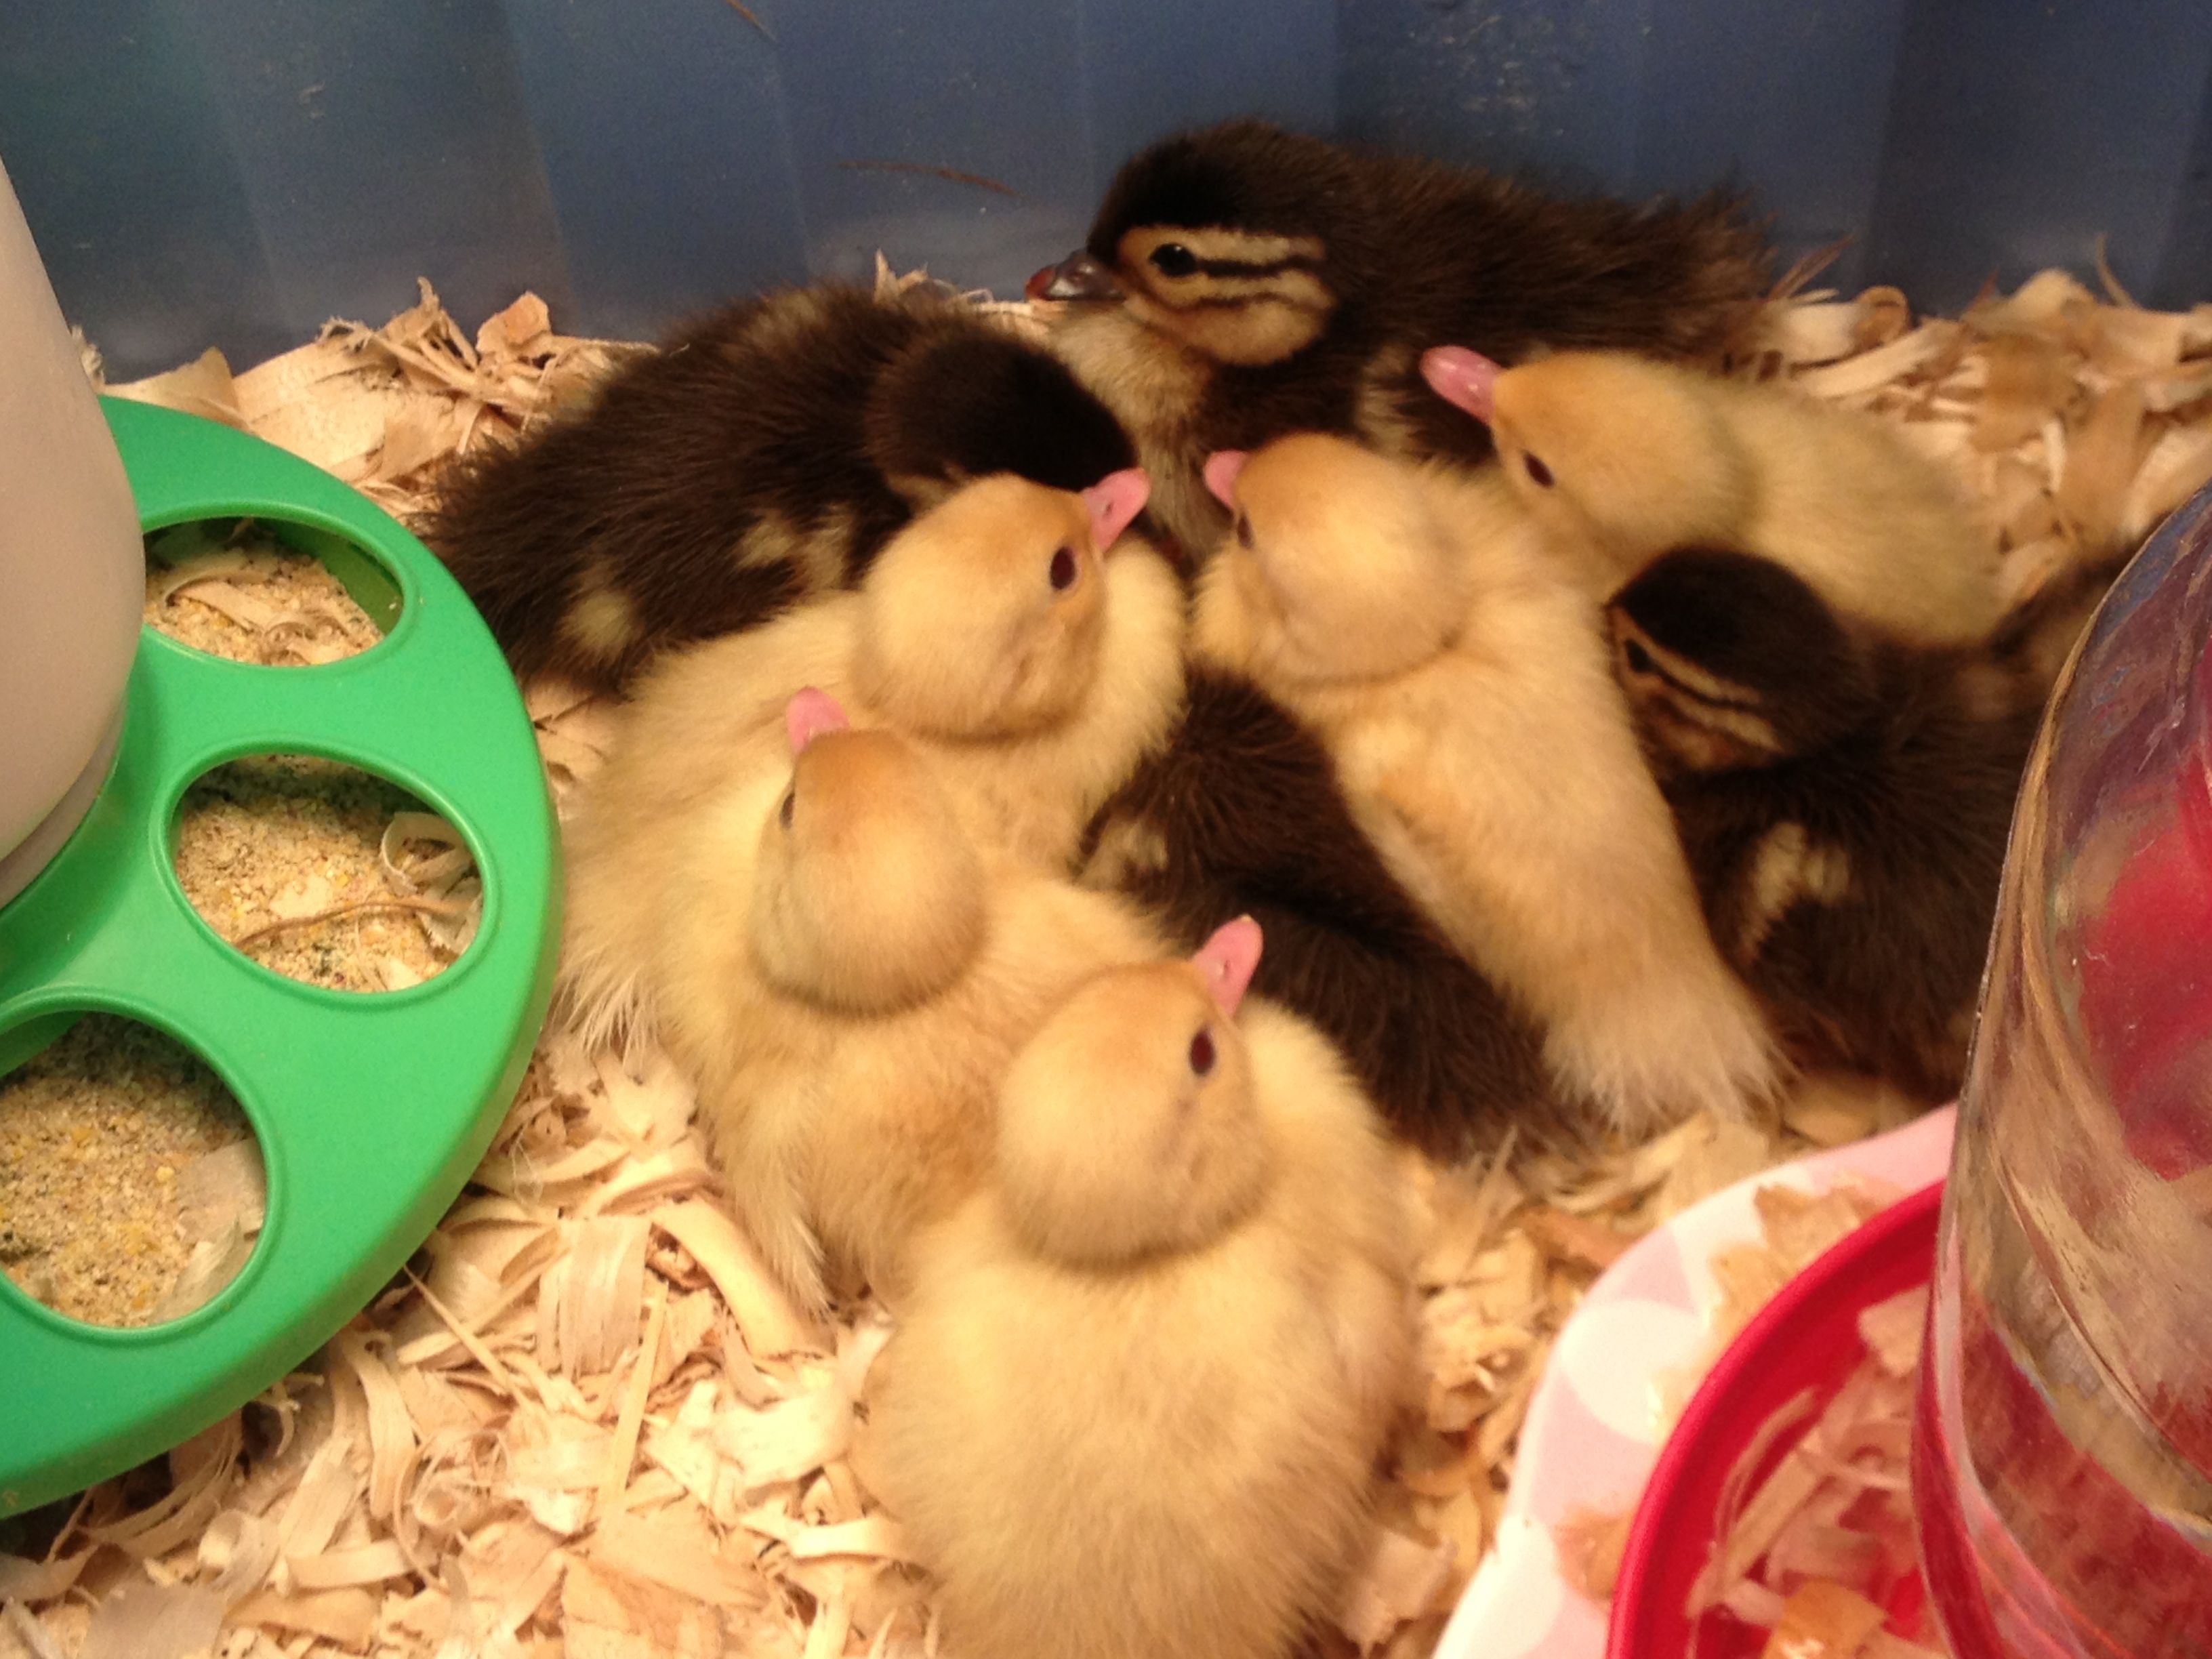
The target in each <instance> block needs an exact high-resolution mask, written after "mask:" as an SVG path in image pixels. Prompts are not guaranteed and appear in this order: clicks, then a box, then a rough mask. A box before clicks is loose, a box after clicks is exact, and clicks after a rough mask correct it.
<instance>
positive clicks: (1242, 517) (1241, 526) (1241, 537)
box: [1237, 512, 1252, 551]
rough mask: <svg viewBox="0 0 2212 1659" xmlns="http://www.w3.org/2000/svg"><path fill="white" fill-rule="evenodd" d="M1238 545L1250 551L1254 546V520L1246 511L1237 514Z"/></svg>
mask: <svg viewBox="0 0 2212 1659" xmlns="http://www.w3.org/2000/svg"><path fill="white" fill-rule="evenodd" d="M1237 546H1239V547H1241V548H1243V549H1245V550H1247V551H1249V550H1250V549H1251V546H1252V520H1251V519H1250V517H1249V515H1247V514H1246V513H1242V512H1240V513H1237Z"/></svg>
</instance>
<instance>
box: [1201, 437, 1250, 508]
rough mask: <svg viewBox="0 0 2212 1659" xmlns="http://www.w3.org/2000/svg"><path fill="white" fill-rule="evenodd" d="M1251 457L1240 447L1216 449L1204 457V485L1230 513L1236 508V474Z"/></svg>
mask: <svg viewBox="0 0 2212 1659" xmlns="http://www.w3.org/2000/svg"><path fill="white" fill-rule="evenodd" d="M1250 459H1252V458H1251V456H1250V455H1249V454H1248V453H1245V452H1244V451H1243V450H1241V449H1217V450H1215V451H1214V452H1213V453H1212V454H1211V455H1209V456H1207V457H1206V488H1207V489H1210V490H1212V492H1213V498H1214V500H1216V501H1219V502H1220V503H1221V504H1222V506H1224V507H1227V508H1228V509H1229V510H1230V511H1231V513H1234V512H1235V511H1236V510H1237V474H1238V473H1240V472H1242V471H1243V470H1244V463H1245V462H1247V461H1249V460H1250Z"/></svg>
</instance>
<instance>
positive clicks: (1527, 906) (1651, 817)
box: [1193, 434, 1778, 1129]
mask: <svg viewBox="0 0 2212 1659" xmlns="http://www.w3.org/2000/svg"><path fill="white" fill-rule="evenodd" d="M1206 478H1207V482H1208V483H1209V484H1210V485H1212V487H1213V488H1214V489H1217V490H1218V492H1219V493H1220V494H1221V495H1222V496H1223V497H1224V498H1225V500H1227V501H1230V502H1231V503H1232V504H1233V506H1234V508H1235V511H1236V514H1237V516H1236V520H1235V528H1234V531H1233V533H1232V534H1231V537H1230V538H1229V539H1228V540H1227V542H1226V543H1225V545H1224V547H1223V550H1221V552H1220V553H1218V554H1217V555H1216V556H1215V557H1214V559H1213V561H1212V562H1211V563H1210V564H1209V566H1208V567H1207V568H1206V571H1205V573H1204V574H1203V575H1202V576H1201V577H1200V586H1199V592H1198V597H1197V600H1196V605H1195V609H1194V620H1193V647H1194V652H1195V653H1197V654H1199V655H1200V656H1202V657H1205V658H1206V659H1209V660H1212V661H1213V662H1217V663H1219V664H1221V665H1225V666H1226V667H1228V668H1230V669H1232V670H1234V671H1241V672H1243V673H1247V674H1249V675H1251V676H1252V677H1253V678H1255V680H1257V682H1258V683H1259V684H1260V685H1261V688H1262V689H1263V690H1267V692H1268V693H1269V694H1270V695H1272V696H1276V697H1278V698H1280V699H1281V700H1282V701H1283V702H1285V704H1286V706H1288V707H1289V708H1291V711H1292V712H1293V713H1294V714H1297V715H1298V716H1299V717H1300V718H1302V719H1304V720H1307V721H1309V722H1310V724H1311V725H1312V726H1313V727H1314V729H1315V730H1316V732H1317V733H1318V734H1319V735H1320V737H1321V738H1322V742H1323V743H1324V744H1326V745H1327V747H1328V750H1329V752H1330V755H1331V756H1332V757H1333V758H1334V762H1335V764H1336V769H1337V775H1338V776H1339V778H1340V780H1341V781H1342V783H1343V786H1344V789H1345V793H1346V799H1347V800H1348V802H1349V804H1350V805H1351V808H1352V813H1353V816H1354V817H1355V818H1356V819H1357V820H1358V823H1359V824H1360V827H1361V828H1362V829H1364V831H1365V832H1366V833H1367V835H1368V836H1370V838H1371V839H1372V840H1373V841H1374V842H1375V844H1376V849H1377V850H1378V851H1379V852H1380V853H1381V854H1382V856H1383V861H1384V863H1385V864H1386V865H1388V866H1389V868H1390V870H1391V872H1392V873H1393V874H1394V875H1395V876H1396V877H1397V878H1398V879H1399V880H1400V881H1401V882H1402V883H1403V884H1405V885H1406V887H1407V890H1409V891H1410V892H1411V893H1412V894H1413V896H1414V897H1415V898H1416V899H1417V901H1418V902H1419V903H1420V905H1421V907H1422V908H1423V909H1424V910H1425V911H1426V912H1427V913H1428V915H1430V916H1431V918H1432V919H1434V920H1435V921H1436V922H1437V926H1438V927H1440V928H1441V930H1442V931H1443V933H1444V934H1445V936H1446V937H1447V938H1449V939H1450V940H1451V941H1452V942H1453V944H1454V945H1456V946H1457V947H1458V948H1459V950H1460V951H1461V952H1462V954H1463V955H1465V956H1466V957H1468V960H1469V961H1470V962H1472V963H1474V964H1475V965H1476V966H1477V967H1479V968H1480V969H1482V970H1483V971H1484V972H1485V973H1486V975H1489V976H1490V977H1491V978H1492V980H1493V981H1496V982H1497V983H1498V986H1499V987H1501V988H1502V989H1504V991H1505V992H1506V993H1507V994H1508V995H1510V997H1512V998H1513V999H1514V1000H1515V1001H1516V1003H1517V1004H1518V1005H1519V1006H1522V1008H1523V1009H1525V1010H1526V1011H1527V1012H1528V1013H1529V1014H1530V1015H1531V1016H1532V1017H1533V1018H1534V1019H1535V1021H1536V1023H1537V1024H1539V1025H1540V1026H1541V1029H1542V1030H1543V1033H1544V1052H1545V1057H1546V1059H1547V1061H1548V1063H1549V1064H1550V1066H1551V1067H1552V1070H1553V1073H1554V1075H1555V1076H1556V1077H1557V1078H1558V1079H1559V1082H1560V1083H1561V1085H1563V1086H1564V1087H1565V1088H1566V1089H1567V1090H1568V1091H1570V1092H1571V1093H1573V1094H1575V1095H1577V1096H1579V1097H1583V1098H1585V1099H1588V1100H1590V1101H1593V1102H1595V1103H1597V1104H1598V1105H1599V1106H1601V1108H1602V1109H1604V1110H1605V1111H1606V1112H1607V1114H1608V1115H1610V1116H1611V1118H1612V1119H1613V1121H1614V1122H1615V1123H1616V1124H1619V1125H1620V1126H1622V1127H1628V1128H1632V1129H1638V1128H1642V1127H1649V1126H1650V1124H1652V1123H1653V1122H1656V1121H1662V1120H1664V1119H1666V1118H1668V1117H1670V1116H1676V1115H1682V1114H1684V1113H1686V1112H1688V1111H1691V1110H1693V1109H1697V1108H1698V1107H1699V1106H1705V1105H1710V1106H1712V1107H1715V1108H1717V1109H1722V1110H1724V1111H1725V1110H1730V1109H1741V1107H1742V1106H1744V1105H1745V1104H1746V1103H1748V1102H1750V1101H1753V1100H1755V1099H1757V1098H1759V1097H1762V1096H1763V1095H1765V1094H1766V1093H1767V1092H1769V1091H1771V1088H1772V1087H1773V1086H1774V1085H1775V1083H1776V1081H1777V1062H1778V1054H1777V1053H1776V1051H1775V1049H1774V1047H1773V1044H1772V1041H1771V1036H1770V1035H1769V1033H1768V1032H1767V1030H1766V1029H1765V1023H1764V1020H1763V1019H1762V1018H1761V1015H1760V1013H1759V1008H1758V1006H1757V1005H1756V1004H1755V1003H1754V1002H1753V1000H1752V999H1751V997H1750V996H1749V994H1747V992H1746V991H1745V989H1744V987H1743V986H1742V985H1741V982H1740V981H1738V980H1737V979H1736V978H1735V975H1732V974H1731V973H1730V972H1729V969H1728V968H1727V967H1726V966H1725V965H1724V964H1723V962H1722V960H1721V958H1720V957H1719V955H1718V954H1717V951H1716V950H1715V948H1714V944H1713V940H1712V939H1711V936H1710V935H1709V934H1708V933H1707V931H1706V927H1705V920H1704V917H1703V915H1702V914H1701V913H1700V910H1699V905H1698V899H1697V894H1696V890H1695V889H1694V887H1693V885H1692V881H1691V878H1690V872H1689V870H1688V868H1687V866H1686V864H1685V863H1684V860H1683V854H1682V848H1681V846H1680V843H1679V842H1678V841H1677V840H1676V837H1675V834H1674V825H1673V823H1672V822H1671V819H1670V817H1669V814H1668V808H1667V805H1666V803H1665V801H1664V800H1663V799H1662V797H1661V795H1660V793H1659V791H1658V789H1657V787H1656V785H1655V784H1654V782H1653V781H1652V778H1651V775H1650V772H1649V771H1648V770H1647V769H1646V768H1645V765H1644V761H1643V758H1642V757H1641V754H1640V753H1639V750H1638V744H1637V739H1636V737H1635V733H1634V731H1633V729H1632V724H1631V721H1630V719H1629V714H1628V711H1627V708H1626V706H1625V703H1624V702H1623V699H1622V694H1621V691H1620V687H1619V685H1618V684H1615V682H1614V679H1613V672H1612V666H1611V663H1610V660H1609V654H1608V652H1607V647H1606V643H1605V641H1604V639H1603V637H1602V634H1601V620H1600V617H1599V614H1598V611H1597V609H1596V607H1595V605H1593V604H1592V602H1591V601H1590V599H1589V596H1588V594H1587V593H1586V592H1585V591H1584V590H1583V588H1582V587H1581V586H1579V585H1578V584H1577V581H1576V580H1574V578H1573V577H1572V575H1571V574H1570V573H1567V572H1566V571H1565V570H1564V568H1562V566H1561V564H1560V563H1559V561H1558V560H1556V559H1554V558H1553V557H1551V556H1549V555H1548V553H1547V550H1546V549H1545V548H1544V546H1543V545H1542V544H1541V538H1540V537H1539V536H1538V535H1537V534H1536V533H1535V532H1534V526H1532V524H1531V523H1530V521H1529V520H1528V516H1527V515H1526V514H1525V513H1523V512H1522V510H1521V509H1520V507H1518V505H1517V503H1516V501H1515V499H1514V497H1513V495H1512V492H1511V490H1510V489H1508V488H1507V487H1506V486H1505V485H1504V484H1503V483H1501V482H1500V480H1499V479H1498V476H1497V472H1496V470H1495V469H1491V470H1487V471H1483V472H1480V473H1474V474H1469V473H1464V472H1459V471H1453V470H1450V469H1447V468H1440V467H1437V466H1434V465H1430V466H1426V467H1419V466H1414V465H1410V464H1408V463H1405V462H1402V461H1395V460H1392V459H1388V458H1385V457H1383V456H1379V455H1375V454H1372V453H1369V452H1367V451H1365V450H1363V449H1361V448H1359V447H1358V446H1357V445H1355V444H1352V443H1351V442H1349V441H1346V440H1343V439H1340V438H1334V437H1330V436H1327V435H1321V434H1302V435H1293V436H1291V437H1288V438H1283V439H1279V440H1277V441H1275V442H1274V443H1273V444H1271V445H1269V446H1268V447H1267V448H1265V449H1263V450H1261V451H1260V452H1258V453H1256V454H1255V455H1253V456H1251V457H1249V459H1248V458H1245V457H1243V456H1239V455H1236V454H1233V453H1230V454H1224V455H1219V456H1216V457H1215V458H1213V459H1212V461H1210V462H1208V464H1207V466H1206Z"/></svg>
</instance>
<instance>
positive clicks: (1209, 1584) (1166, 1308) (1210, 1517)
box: [868, 920, 1413, 1659]
mask: <svg viewBox="0 0 2212 1659" xmlns="http://www.w3.org/2000/svg"><path fill="white" fill-rule="evenodd" d="M1258 943H1259V931H1258V929H1257V928H1255V927H1253V926H1252V924H1251V923H1250V921H1249V920H1246V921H1239V922H1236V923H1231V924H1230V925H1229V927H1225V928H1224V929H1222V930H1221V932H1220V933H1218V934H1217V935H1216V936H1215V938H1214V939H1212V940H1211V941H1209V943H1208V944H1207V945H1206V947H1205V948H1204V949H1202V950H1201V951H1200V953H1199V957H1198V959H1197V960H1196V962H1194V963H1155V964H1152V965H1149V966H1144V967H1135V968H1127V969H1115V970H1113V971H1110V972H1108V973H1105V974H1102V975H1098V976H1097V978H1095V979H1093V980H1092V981H1090V982H1089V983H1088V984H1086V985H1085V986H1084V987H1082V988H1080V989H1079V990H1078V991H1077V992H1075V993H1074V994H1073V995H1072V996H1071V997H1070V998H1069V999H1068V1000H1067V1001H1066V1003H1065V1004H1063V1006H1061V1007H1060V1009H1059V1011H1058V1012H1055V1013H1054V1015H1053V1016H1052V1018H1050V1019H1049V1020H1048V1021H1047V1022H1046V1023H1045V1024H1044V1025H1043V1026H1042V1028H1041V1029H1040V1030H1038V1031H1037V1033H1036V1035H1035V1036H1033V1037H1032V1038H1031V1039H1030V1042H1029V1043H1028V1044H1027V1045H1026V1046H1025V1047H1024V1048H1023V1050H1022V1052H1021V1054H1019V1055H1018V1057H1017V1059H1016V1060H1015V1061H1014V1063H1013V1065H1012V1067H1011V1068H1010V1069H1009V1070H1008V1072H1007V1073H1006V1080H1005V1083H1004V1085H1003V1087H1002V1089H1001V1091H1000V1108H999V1133H998V1141H997V1148H996V1158H995V1161H994V1170H993V1178H992V1179H991V1181H990V1182H989V1183H988V1184H987V1186H986V1187H985V1188H984V1189H983V1191H982V1192H981V1193H980V1194H978V1195H977V1196H976V1197H975V1198H974V1199H972V1200H969V1203H968V1204H966V1205H965V1206H963V1207H962V1208H961V1209H960V1210H958V1211H957V1212H955V1213H954V1215H953V1216H952V1217H951V1219H950V1220H948V1221H947V1222H945V1224H944V1225H942V1226H940V1227H939V1228H937V1229H935V1230H933V1231H931V1232H930V1233H928V1234H927V1235H925V1236H924V1237H923V1238H922V1240H921V1243H919V1244H918V1246H917V1249H916V1270H915V1294H914V1296H913V1297H912V1298H911V1300H910V1302H909V1304H908V1306H907V1307H905V1308H904V1309H902V1310H901V1316H900V1323H899V1329H898V1333H897V1334H896V1336H895V1337H893V1339H892V1340H891V1343H890V1347H889V1348H888V1349H887V1350H886V1351H885V1352H884V1357H883V1358H882V1360H881V1361H880V1362H879V1369H878V1373H877V1376H876V1379H875V1380H874V1382H873V1383H872V1387H871V1389H870V1397H869V1401H868V1408H869V1430H868V1432H869V1435H870V1439H871V1446H870V1450H871V1452H872V1459H871V1462H872V1465H873V1467H874V1468H876V1469H877V1471H878V1475H879V1477H880V1479H881V1480H882V1484H883V1486H884V1498H885V1499H886V1501H887V1502H888V1503H889V1504H890V1506H891V1508H892V1509H893V1510H894V1511H895V1512H896V1514H897V1516H898V1517H899V1519H900V1521H901V1522H902V1525H903V1527H904V1528H905V1531H906V1534H907V1536H908V1539H909V1540H910V1541H912V1542H913V1543H914V1545H915V1548H916V1551H917V1553H918V1554H919V1555H920V1558H921V1560H922V1562H923V1563H924V1564H925V1565H927V1566H928V1567H929V1568H930V1570H931V1571H933V1573H934V1574H935V1575H936V1576H937V1578H938V1580H939V1584H940V1586H941V1589H942V1593H943V1606H944V1609H945V1634H946V1647H947V1650H949V1651H957V1652H960V1653H963V1654H966V1655H969V1656H971V1659H1153V1656H1158V1655H1163V1654H1204V1655H1206V1656H1209V1659H1289V1656H1291V1654H1292V1653H1293V1652H1295V1651H1297V1650H1298V1645H1299V1644H1300V1643H1301V1642H1302V1641H1304V1640H1305V1639H1307V1638H1310V1637H1312V1636H1313V1635H1315V1634H1316V1633H1318V1632H1319V1630H1320V1629H1322V1628H1324V1627H1325V1626H1326V1624H1327V1621H1328V1617H1329V1615H1330V1614H1331V1613H1334V1611H1335V1610H1336V1607H1337V1604H1338V1601H1339V1598H1340V1596H1341V1595H1342V1594H1343V1592H1344V1589H1345V1588H1346V1583H1348V1581H1349V1579H1350V1577H1351V1575H1352V1572H1353V1571H1355V1570H1356V1568H1357V1566H1358V1562H1359V1559H1360V1558H1361V1556H1362V1554H1363V1553H1364V1551H1365V1550H1366V1549H1367V1548H1368V1547H1370V1541H1371V1538H1372V1525H1373V1522H1372V1503H1373V1495H1374V1480H1375V1465H1376V1460H1377V1458H1378V1457H1379V1455H1381V1453H1382V1451H1383V1448H1384V1446H1385V1444H1386V1443H1387V1440H1388V1437H1389V1432H1390V1431H1391V1428H1392V1426H1393V1425H1394V1423H1395V1419H1396V1418H1397V1416H1398V1414H1399V1413H1400V1412H1401V1410H1403V1409H1404V1407H1406V1405H1407V1404H1408V1403H1409V1401H1410V1396H1411V1395H1412V1392H1413V1387H1412V1370H1413V1320H1412V1297H1411V1290H1410V1285H1411V1267H1412V1255H1411V1250H1410V1248H1409V1243H1408V1234H1407V1219H1406V1214H1405V1203H1404V1194H1403V1189H1402V1187H1401V1176H1400V1175H1399V1173H1398V1171H1397V1170H1396V1168H1395V1161H1394V1159H1393V1158H1391V1156H1390V1154H1389V1151H1388V1148H1387V1146H1385V1144H1384V1142H1383V1138H1382V1136H1381V1135H1380V1134H1379V1133H1376V1124H1375V1121H1374V1115H1373V1112H1372V1109H1370V1107H1369V1105H1368V1103H1367V1102H1366V1101H1365V1100H1364V1098H1363V1097H1361V1095H1360V1093H1359V1091H1358V1088H1357V1087H1356V1086H1355V1085H1353V1083H1352V1080H1351V1079H1350V1077H1349V1076H1348V1075H1347V1074H1346V1072H1345V1070H1344V1068H1343V1066H1342V1065H1341V1063H1340V1061H1339V1060H1337V1058H1336V1056H1335V1055H1334V1054H1333V1053H1332V1052H1331V1051H1330V1049H1329V1047H1328V1043H1327V1042H1324V1041H1323V1040H1322V1038H1321V1037H1320V1036H1318V1035H1317V1034H1316V1033H1315V1032H1314V1031H1313V1030H1312V1029H1311V1028H1310V1027H1309V1026H1307V1025H1305V1024H1303V1023H1302V1022H1300V1021H1298V1020H1297V1019H1295V1018H1292V1017H1291V1016H1290V1015H1288V1014H1286V1013H1285V1012H1282V1011H1281V1010H1279V1009H1277V1008H1273V1007H1270V1006H1267V1004H1265V1003H1264V1002H1261V1001H1259V1000H1256V999H1255V1000H1249V1001H1245V1002H1243V1005H1242V1006H1241V1008H1240V1006H1239V1001H1238V999H1239V995H1240V994H1241V992H1242V989H1243V978H1244V977H1245V976H1247V975H1249V972H1250V968H1249V961H1248V959H1249V957H1250V956H1251V955H1252V954H1254V953H1255V952H1256V951H1257V949H1258ZM1209 958H1215V959H1216V960H1213V961H1212V962H1211V963H1210V962H1209Z"/></svg>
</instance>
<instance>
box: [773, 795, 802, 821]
mask: <svg viewBox="0 0 2212 1659" xmlns="http://www.w3.org/2000/svg"><path fill="white" fill-rule="evenodd" d="M798 800H799V792H798V791H797V790H796V789H787V790H785V791H784V792H783V799H782V800H781V802H780V803H779V804H778V805H777V806H776V809H775V821H776V822H777V823H780V824H781V825H782V826H783V827H784V828H785V829H790V828H791V809H792V807H793V805H796V804H797V802H798Z"/></svg>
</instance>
